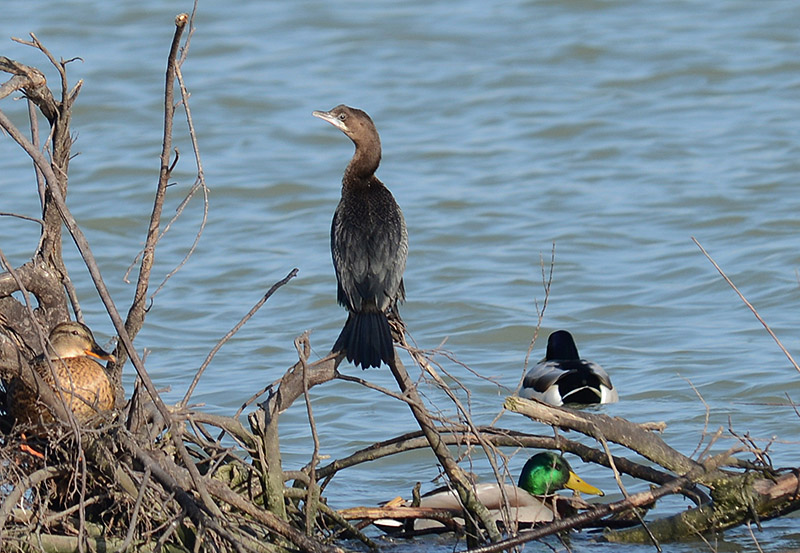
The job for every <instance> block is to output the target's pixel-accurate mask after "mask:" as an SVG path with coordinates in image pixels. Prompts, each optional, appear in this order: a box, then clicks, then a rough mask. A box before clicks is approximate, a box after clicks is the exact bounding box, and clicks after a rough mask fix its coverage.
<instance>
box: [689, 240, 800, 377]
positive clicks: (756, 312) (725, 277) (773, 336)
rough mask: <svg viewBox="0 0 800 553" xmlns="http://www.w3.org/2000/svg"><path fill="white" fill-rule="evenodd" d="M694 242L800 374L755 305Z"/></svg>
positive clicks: (698, 244) (701, 247)
mask: <svg viewBox="0 0 800 553" xmlns="http://www.w3.org/2000/svg"><path fill="white" fill-rule="evenodd" d="M692 241H693V242H694V243H695V244H697V247H698V248H700V251H701V252H703V255H705V256H706V258H707V259H708V260H709V261H710V262H711V264H712V265H714V268H715V269H716V270H717V271H718V272H719V274H720V275H722V278H724V279H725V282H727V283H728V285H729V286H730V287H731V288H733V291H734V292H736V294H737V295H738V296H739V298H740V299H741V300H742V301H743V302H744V304H745V305H746V306H747V308H748V309H749V310H750V311H751V312H752V313H753V315H755V317H756V319H758V322H760V323H761V324H762V325H763V326H764V328H765V329H766V330H767V332H768V333H769V335H770V336H772V339H773V340H775V343H776V344H778V347H779V348H781V351H782V352H783V354H784V355H785V356H786V358H787V359H789V362H790V363H791V364H792V366H793V367H794V368H795V369H796V370H797V371H798V372H800V366H798V364H797V362H795V360H794V358H793V357H792V354H791V353H789V350H787V349H786V348H785V347H783V344H782V343H781V341H780V339H778V336H777V335H776V334H775V333H774V332H772V329H771V328H770V327H769V325H768V324H767V323H766V322H765V321H764V319H762V318H761V315H759V314H758V311H756V308H755V307H753V304H751V303H750V302H749V301H747V298H745V297H744V294H742V293H741V292H740V291H739V289H738V288H737V287H736V285H735V284H734V283H733V281H732V280H731V279H730V278H728V275H726V274H725V272H724V271H723V270H722V268H720V266H719V265H717V262H716V261H714V260H713V259H712V258H711V256H710V255H709V253H708V252H707V251H706V250H705V248H704V247H703V246H701V245H700V242H698V241H697V239H696V238H695V237H694V236H692Z"/></svg>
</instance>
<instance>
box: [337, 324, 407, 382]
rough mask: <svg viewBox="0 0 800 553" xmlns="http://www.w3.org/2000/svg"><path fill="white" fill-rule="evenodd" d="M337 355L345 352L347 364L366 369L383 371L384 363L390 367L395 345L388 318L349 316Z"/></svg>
mask: <svg viewBox="0 0 800 553" xmlns="http://www.w3.org/2000/svg"><path fill="white" fill-rule="evenodd" d="M333 351H344V352H345V353H346V355H347V360H348V361H351V362H352V363H353V364H354V365H356V366H358V365H361V368H362V369H368V368H370V367H380V366H381V361H383V362H384V363H386V364H387V365H389V363H391V362H393V361H394V344H393V343H392V331H391V328H390V327H389V320H388V319H387V318H386V315H385V314H383V313H380V312H378V313H352V312H351V313H349V315H348V316H347V322H346V323H344V328H343V329H342V332H341V333H340V334H339V337H338V338H337V339H336V343H335V344H334V345H333Z"/></svg>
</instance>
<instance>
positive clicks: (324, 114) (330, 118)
mask: <svg viewBox="0 0 800 553" xmlns="http://www.w3.org/2000/svg"><path fill="white" fill-rule="evenodd" d="M311 115H313V116H314V117H318V118H320V119H322V120H323V121H327V122H328V123H330V124H331V125H333V126H334V127H336V128H337V129H339V130H340V131H342V132H345V131H347V126H346V125H345V124H344V122H343V121H340V120H339V118H337V117H336V116H335V115H332V114H331V112H329V111H319V110H314V111H312V112H311Z"/></svg>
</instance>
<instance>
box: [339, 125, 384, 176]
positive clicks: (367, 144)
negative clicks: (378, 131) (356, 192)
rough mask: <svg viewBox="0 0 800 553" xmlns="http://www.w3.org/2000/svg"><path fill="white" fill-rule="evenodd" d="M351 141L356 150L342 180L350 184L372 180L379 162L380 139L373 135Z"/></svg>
mask: <svg viewBox="0 0 800 553" xmlns="http://www.w3.org/2000/svg"><path fill="white" fill-rule="evenodd" d="M353 143H354V144H355V145H356V151H355V153H354V154H353V159H351V160H350V163H349V164H348V165H347V169H345V171H344V181H343V182H344V184H345V185H351V186H358V185H359V184H361V183H363V184H367V183H369V182H370V181H371V180H372V176H373V175H374V174H375V171H377V170H378V165H380V162H381V141H380V139H379V138H378V137H377V136H375V137H371V138H369V139H367V140H359V141H358V142H355V141H354V142H353Z"/></svg>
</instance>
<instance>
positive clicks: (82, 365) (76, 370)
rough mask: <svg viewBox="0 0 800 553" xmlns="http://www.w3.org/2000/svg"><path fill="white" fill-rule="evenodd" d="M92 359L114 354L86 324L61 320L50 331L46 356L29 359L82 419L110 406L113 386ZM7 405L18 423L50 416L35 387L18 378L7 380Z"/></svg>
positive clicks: (112, 399)
mask: <svg viewBox="0 0 800 553" xmlns="http://www.w3.org/2000/svg"><path fill="white" fill-rule="evenodd" d="M95 359H102V360H113V359H114V357H113V356H112V355H111V354H110V353H107V352H106V351H104V350H103V349H102V348H101V347H100V346H99V345H97V342H96V341H95V339H94V336H92V331H91V330H89V328H88V327H87V326H86V325H83V324H81V323H78V322H65V323H60V324H58V325H56V326H55V328H53V330H52V331H51V332H50V337H49V339H48V343H47V352H46V356H45V354H42V355H39V356H38V357H36V358H35V359H34V360H33V369H34V370H35V371H36V372H37V374H38V375H39V376H40V377H41V378H42V380H43V381H44V382H45V383H46V384H47V385H48V386H50V388H52V390H53V391H54V392H55V393H56V395H57V396H58V394H59V393H60V394H61V397H63V399H64V402H65V404H66V405H67V407H68V408H69V409H70V410H71V411H72V413H73V414H74V415H75V418H77V419H78V421H80V422H82V423H83V422H86V421H88V420H89V419H91V418H92V417H94V416H95V415H96V414H97V413H98V412H100V411H107V410H109V409H112V408H113V407H114V399H115V398H114V387H113V385H112V384H111V381H110V380H109V378H108V375H107V374H106V371H105V369H104V368H103V366H102V365H100V364H99V363H98V362H97V361H95ZM48 360H49V362H48ZM51 367H52V368H51ZM8 408H9V412H10V413H11V414H12V415H13V416H14V418H16V419H17V421H18V422H21V423H32V424H37V423H39V422H42V423H50V422H53V420H54V417H53V415H52V414H51V413H50V411H49V410H48V409H47V407H46V405H45V404H44V403H43V402H42V401H39V398H38V394H37V393H36V391H35V390H33V389H31V388H30V387H28V386H27V385H25V383H24V382H23V381H22V379H21V378H15V379H13V380H12V381H11V382H10V384H9V389H8Z"/></svg>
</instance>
